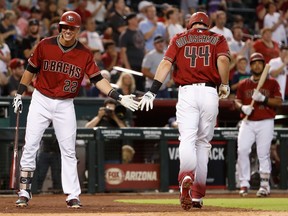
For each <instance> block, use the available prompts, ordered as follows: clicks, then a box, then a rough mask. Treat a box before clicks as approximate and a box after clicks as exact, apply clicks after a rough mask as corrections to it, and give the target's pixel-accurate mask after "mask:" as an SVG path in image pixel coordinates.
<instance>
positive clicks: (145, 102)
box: [139, 91, 156, 111]
mask: <svg viewBox="0 0 288 216" xmlns="http://www.w3.org/2000/svg"><path fill="white" fill-rule="evenodd" d="M155 97H156V94H154V93H152V92H150V91H148V92H146V93H145V94H144V95H143V97H142V99H141V101H140V103H139V106H140V107H141V108H140V109H141V111H142V110H143V109H144V107H145V106H146V111H149V109H151V110H152V109H153V101H154V99H155Z"/></svg>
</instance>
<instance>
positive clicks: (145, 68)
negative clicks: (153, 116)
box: [141, 35, 173, 98]
mask: <svg viewBox="0 0 288 216" xmlns="http://www.w3.org/2000/svg"><path fill="white" fill-rule="evenodd" d="M165 48H166V46H165V41H164V38H163V37H162V36H161V35H159V36H156V37H155V38H154V49H153V50H151V51H150V52H148V53H147V54H146V55H145V57H144V59H143V62H142V70H141V71H142V73H143V74H144V76H145V77H146V81H145V91H147V89H150V87H151V85H152V82H153V79H154V76H155V73H156V70H157V67H158V65H159V64H160V62H161V60H162V59H163V57H164V49H165ZM172 84H173V81H172V79H171V78H170V76H167V77H166V79H165V81H164V82H163V84H162V86H161V88H160V90H159V92H158V93H157V98H170V93H169V91H168V88H169V87H171V86H172Z"/></svg>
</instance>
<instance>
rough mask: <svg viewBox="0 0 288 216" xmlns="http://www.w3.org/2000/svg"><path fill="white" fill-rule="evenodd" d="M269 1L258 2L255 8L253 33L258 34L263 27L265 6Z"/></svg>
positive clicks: (261, 0)
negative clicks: (255, 17)
mask: <svg viewBox="0 0 288 216" xmlns="http://www.w3.org/2000/svg"><path fill="white" fill-rule="evenodd" d="M269 1H270V0H260V1H259V4H258V5H257V7H256V15H257V22H256V23H255V31H256V32H259V33H260V31H261V29H262V28H263V26H264V17H265V15H266V13H267V10H266V5H267V3H268V2H269Z"/></svg>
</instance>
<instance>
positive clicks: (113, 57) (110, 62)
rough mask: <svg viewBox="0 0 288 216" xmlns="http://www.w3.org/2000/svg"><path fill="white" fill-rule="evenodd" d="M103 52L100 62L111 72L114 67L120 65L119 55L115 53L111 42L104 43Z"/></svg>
mask: <svg viewBox="0 0 288 216" xmlns="http://www.w3.org/2000/svg"><path fill="white" fill-rule="evenodd" d="M104 50H105V51H104V53H103V54H102V61H103V64H104V68H105V69H106V70H108V71H111V70H112V69H113V67H114V66H121V65H122V63H121V58H120V53H119V52H118V51H117V49H116V46H115V42H114V41H113V40H110V41H107V42H105V43H104Z"/></svg>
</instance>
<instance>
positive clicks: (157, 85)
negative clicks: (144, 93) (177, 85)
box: [150, 79, 162, 95]
mask: <svg viewBox="0 0 288 216" xmlns="http://www.w3.org/2000/svg"><path fill="white" fill-rule="evenodd" d="M161 85H162V83H161V82H160V81H158V80H155V79H154V80H153V83H152V85H151V88H150V92H152V93H154V94H155V95H156V94H157V92H158V91H159V89H160V87H161Z"/></svg>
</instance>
